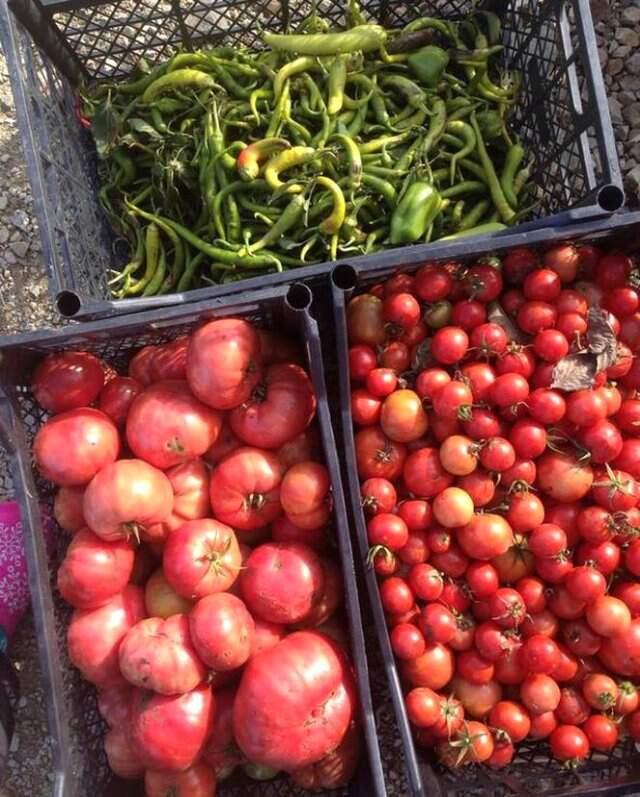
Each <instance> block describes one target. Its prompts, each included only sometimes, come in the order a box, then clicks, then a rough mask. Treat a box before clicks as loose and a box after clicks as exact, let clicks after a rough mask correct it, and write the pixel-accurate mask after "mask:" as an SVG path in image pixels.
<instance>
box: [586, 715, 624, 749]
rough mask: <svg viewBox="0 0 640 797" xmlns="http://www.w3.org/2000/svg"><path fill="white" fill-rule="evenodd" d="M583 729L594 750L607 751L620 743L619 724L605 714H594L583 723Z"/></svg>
mask: <svg viewBox="0 0 640 797" xmlns="http://www.w3.org/2000/svg"><path fill="white" fill-rule="evenodd" d="M582 730H583V731H584V733H585V736H586V737H587V740H588V742H589V745H590V746H591V748H592V749H593V750H598V751H599V752H601V753H607V752H609V750H613V748H614V747H615V746H616V744H617V743H618V738H619V732H618V726H617V725H616V723H615V722H614V721H613V720H612V719H611V717H606V716H605V715H604V714H593V715H592V716H590V717H589V718H588V719H587V721H586V722H585V723H584V724H583V726H582Z"/></svg>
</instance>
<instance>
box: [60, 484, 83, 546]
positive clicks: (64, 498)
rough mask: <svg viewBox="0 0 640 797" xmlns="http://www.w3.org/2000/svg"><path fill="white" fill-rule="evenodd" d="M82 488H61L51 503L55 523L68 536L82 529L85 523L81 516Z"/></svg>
mask: <svg viewBox="0 0 640 797" xmlns="http://www.w3.org/2000/svg"><path fill="white" fill-rule="evenodd" d="M83 498H84V487H61V488H60V489H59V490H58V492H57V493H56V497H55V500H54V502H53V516H54V518H55V519H56V523H57V524H58V525H59V526H60V528H61V529H63V530H64V531H68V532H69V534H75V533H76V531H80V529H82V528H84V527H85V526H86V525H87V523H86V521H85V519H84V515H83V514H82V499H83Z"/></svg>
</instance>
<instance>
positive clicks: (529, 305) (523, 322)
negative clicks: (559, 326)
mask: <svg viewBox="0 0 640 797" xmlns="http://www.w3.org/2000/svg"><path fill="white" fill-rule="evenodd" d="M557 316H558V313H557V311H556V308H555V307H554V306H553V305H552V304H549V303H548V302H525V303H524V304H523V305H522V307H520V309H519V310H518V315H517V321H518V326H519V327H520V329H521V330H522V331H523V332H526V333H527V334H528V335H537V334H538V332H541V331H542V330H543V329H549V328H550V327H552V326H554V324H555V323H556V318H557Z"/></svg>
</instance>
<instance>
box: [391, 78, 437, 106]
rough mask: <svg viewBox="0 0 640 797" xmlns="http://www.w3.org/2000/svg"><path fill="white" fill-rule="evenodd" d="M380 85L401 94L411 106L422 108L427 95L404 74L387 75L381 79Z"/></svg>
mask: <svg viewBox="0 0 640 797" xmlns="http://www.w3.org/2000/svg"><path fill="white" fill-rule="evenodd" d="M382 85H383V86H388V87H390V88H392V89H395V90H396V91H399V92H400V93H401V94H403V95H404V97H406V100H407V102H408V103H409V105H410V106H411V107H412V108H422V107H424V105H425V103H426V100H427V95H426V94H425V93H424V91H423V90H422V89H421V88H420V86H418V84H417V83H414V82H413V80H410V79H409V78H408V77H405V76H404V75H388V76H386V77H384V78H383V79H382Z"/></svg>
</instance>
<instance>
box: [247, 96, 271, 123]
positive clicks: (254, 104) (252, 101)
mask: <svg viewBox="0 0 640 797" xmlns="http://www.w3.org/2000/svg"><path fill="white" fill-rule="evenodd" d="M272 98H273V92H272V91H271V89H265V88H262V89H254V90H253V91H252V92H251V94H250V95H249V107H250V108H251V113H252V114H253V116H254V118H255V120H256V123H257V124H260V121H261V120H260V113H259V112H258V103H259V102H260V100H270V99H272Z"/></svg>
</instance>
